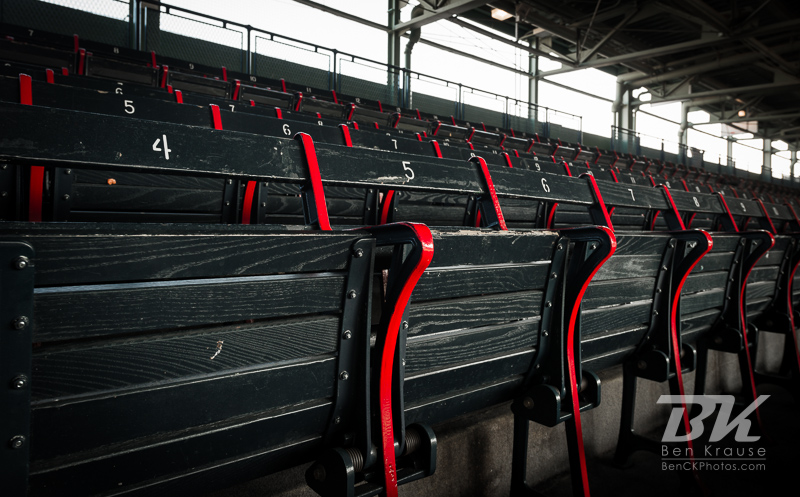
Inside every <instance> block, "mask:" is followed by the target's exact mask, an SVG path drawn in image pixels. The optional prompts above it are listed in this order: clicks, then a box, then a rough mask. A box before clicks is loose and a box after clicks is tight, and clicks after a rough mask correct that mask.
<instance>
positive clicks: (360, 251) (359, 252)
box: [353, 248, 364, 257]
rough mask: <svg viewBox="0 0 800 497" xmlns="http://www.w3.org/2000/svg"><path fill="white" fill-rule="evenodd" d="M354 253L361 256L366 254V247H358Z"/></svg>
mask: <svg viewBox="0 0 800 497" xmlns="http://www.w3.org/2000/svg"><path fill="white" fill-rule="evenodd" d="M353 255H354V256H356V257H361V256H363V255H364V249H360V248H357V249H356V250H355V251H354V252H353Z"/></svg>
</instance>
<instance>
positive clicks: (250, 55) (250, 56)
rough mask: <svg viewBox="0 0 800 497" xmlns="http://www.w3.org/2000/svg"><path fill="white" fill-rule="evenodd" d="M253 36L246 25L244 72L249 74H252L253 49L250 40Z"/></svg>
mask: <svg viewBox="0 0 800 497" xmlns="http://www.w3.org/2000/svg"><path fill="white" fill-rule="evenodd" d="M252 38H253V33H252V30H251V27H250V25H248V26H247V55H246V57H247V58H246V59H245V72H246V73H247V74H248V75H249V76H252V75H253V50H252V46H251V44H250V43H251V40H252Z"/></svg>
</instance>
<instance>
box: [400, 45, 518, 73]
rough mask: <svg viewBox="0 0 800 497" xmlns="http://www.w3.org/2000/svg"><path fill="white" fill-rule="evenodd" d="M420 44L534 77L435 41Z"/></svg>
mask: <svg viewBox="0 0 800 497" xmlns="http://www.w3.org/2000/svg"><path fill="white" fill-rule="evenodd" d="M402 36H404V37H408V35H407V34H404V35H402ZM419 43H422V44H423V45H428V46H431V47H434V48H438V49H439V50H444V51H445V52H450V53H452V54H455V55H460V56H462V57H466V58H468V59H472V60H477V61H478V62H483V63H484V64H489V65H490V66H495V67H499V68H500V69H505V70H506V71H511V72H513V73H516V74H519V75H520V76H527V77H528V78H531V77H532V76H531V75H530V74H529V73H528V72H526V71H522V70H519V69H515V68H513V67H509V66H506V65H503V64H500V63H499V62H495V61H493V60H489V59H484V58H483V57H478V56H477V55H473V54H471V53H469V52H463V51H461V50H457V49H455V48H451V47H448V46H446V45H441V44H439V43H436V42H435V41H430V40H426V39H425V38H420V40H419Z"/></svg>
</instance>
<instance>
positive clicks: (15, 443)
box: [8, 435, 25, 449]
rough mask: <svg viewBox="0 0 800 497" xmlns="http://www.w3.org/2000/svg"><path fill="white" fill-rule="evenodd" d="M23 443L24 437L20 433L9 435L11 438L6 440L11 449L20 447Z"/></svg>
mask: <svg viewBox="0 0 800 497" xmlns="http://www.w3.org/2000/svg"><path fill="white" fill-rule="evenodd" d="M23 445H25V437H23V436H22V435H17V436H14V437H11V440H9V441H8V446H9V447H11V448H12V449H21V448H22V446H23Z"/></svg>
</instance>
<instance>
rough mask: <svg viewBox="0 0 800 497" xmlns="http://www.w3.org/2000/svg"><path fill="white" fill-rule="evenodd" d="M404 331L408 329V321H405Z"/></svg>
mask: <svg viewBox="0 0 800 497" xmlns="http://www.w3.org/2000/svg"><path fill="white" fill-rule="evenodd" d="M403 329H404V330H407V329H408V321H403Z"/></svg>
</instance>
